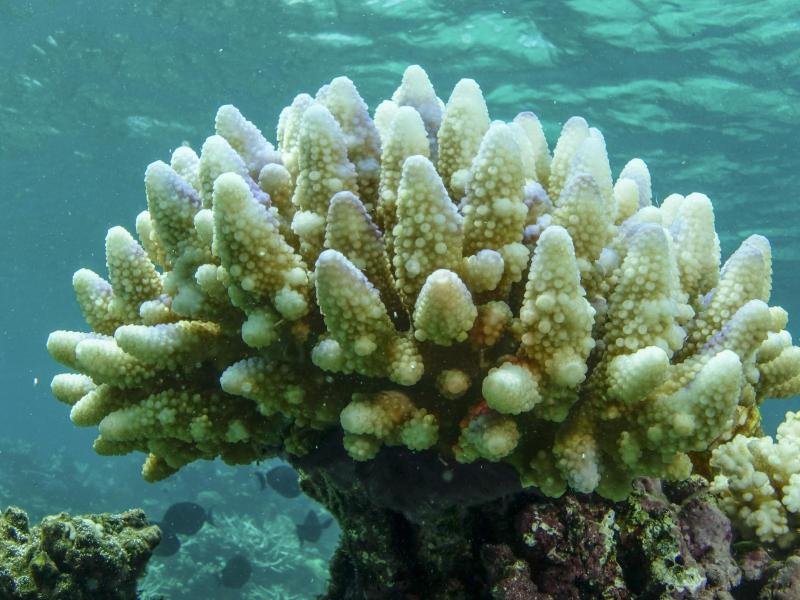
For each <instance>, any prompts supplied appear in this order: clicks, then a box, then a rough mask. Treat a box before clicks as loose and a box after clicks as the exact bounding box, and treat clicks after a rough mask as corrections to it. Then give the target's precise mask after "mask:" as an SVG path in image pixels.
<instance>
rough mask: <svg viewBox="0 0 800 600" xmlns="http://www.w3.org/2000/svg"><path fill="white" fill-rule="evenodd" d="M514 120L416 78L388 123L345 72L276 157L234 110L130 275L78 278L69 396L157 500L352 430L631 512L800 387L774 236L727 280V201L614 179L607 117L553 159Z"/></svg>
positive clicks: (160, 192) (147, 218) (153, 201)
mask: <svg viewBox="0 0 800 600" xmlns="http://www.w3.org/2000/svg"><path fill="white" fill-rule="evenodd" d="M488 114H489V113H488V110H487V107H486V103H485V102H484V99H483V96H482V93H481V90H480V87H479V86H478V84H477V83H476V82H474V81H472V80H469V79H464V80H462V81H461V82H459V83H458V85H457V86H456V87H455V89H454V91H453V94H452V95H451V97H450V99H449V101H448V102H447V103H444V102H442V101H441V100H440V99H439V98H438V97H437V96H436V93H435V92H434V89H433V87H432V85H431V83H430V80H429V79H428V77H427V75H426V74H425V72H424V71H423V70H422V69H421V68H420V67H417V66H414V67H410V68H409V70H408V71H407V72H406V74H405V76H404V78H403V81H402V84H401V85H400V87H399V89H398V90H397V91H396V92H395V93H394V94H393V96H392V99H391V100H387V101H384V102H383V103H381V105H380V106H379V107H378V109H377V111H376V113H375V120H374V121H373V119H372V118H371V117H370V114H369V112H368V109H367V106H366V104H365V103H364V101H363V100H362V99H361V97H360V96H359V94H358V92H357V90H356V88H355V86H354V85H353V82H352V81H350V80H349V79H347V78H346V77H339V78H337V79H334V80H333V81H332V82H331V83H330V84H328V85H326V86H324V87H323V88H322V89H320V91H319V92H318V93H317V94H316V97H312V96H310V95H309V94H301V95H299V96H298V97H297V98H296V99H295V100H294V102H293V103H292V104H291V106H289V107H287V108H285V109H284V110H283V112H281V115H280V118H279V121H278V130H277V148H275V147H273V145H272V144H270V143H269V142H267V141H266V139H265V138H264V137H263V135H262V134H261V132H260V130H259V129H258V128H257V127H256V126H255V125H253V124H252V123H250V122H249V121H247V120H246V119H245V118H244V117H243V116H242V115H241V114H240V113H239V112H238V111H237V110H236V109H235V108H234V107H232V106H224V107H222V108H221V109H220V110H219V112H218V114H217V118H216V134H215V135H213V136H211V137H210V138H208V139H207V140H206V142H205V143H204V144H203V147H202V151H201V153H200V156H197V155H196V154H195V153H194V152H193V151H192V150H191V149H190V148H187V147H182V148H179V149H178V150H176V151H175V153H174V154H173V156H172V159H171V162H170V164H167V163H164V162H160V161H159V162H155V163H153V164H151V165H150V166H149V167H148V168H147V172H146V174H145V190H146V192H147V211H145V212H143V213H142V214H141V215H140V216H139V218H138V219H137V222H136V232H137V234H138V241H137V240H136V239H135V238H134V236H133V235H131V234H130V233H129V232H128V231H126V230H125V229H123V228H121V227H115V228H113V229H111V230H110V231H109V234H108V237H107V240H106V255H107V265H108V278H107V279H104V278H103V277H101V276H100V275H98V274H96V273H93V272H91V271H89V270H86V269H81V270H80V271H78V272H77V273H76V274H75V278H74V282H73V283H74V287H75V292H76V295H77V298H78V302H79V304H80V306H81V308H82V310H83V313H84V315H85V317H86V321H87V323H88V324H89V327H90V328H91V330H92V331H90V332H67V331H57V332H55V333H53V334H52V335H51V336H50V339H49V341H48V348H49V350H50V352H51V354H52V355H53V356H54V357H55V358H56V359H57V360H59V361H60V362H61V363H63V364H64V365H66V366H67V367H69V368H70V369H72V370H73V371H75V372H76V373H72V374H63V375H59V376H57V377H56V378H55V380H54V381H53V385H52V387H53V391H54V393H55V395H56V397H57V398H58V399H60V400H62V401H63V402H65V403H67V404H69V405H72V413H71V417H72V419H73V421H74V422H75V423H76V424H77V425H81V426H94V425H96V426H98V427H99V432H100V435H99V437H98V438H97V441H96V442H95V448H96V450H97V451H98V452H100V453H101V454H122V453H127V452H131V451H142V452H145V453H146V454H147V455H148V456H147V459H146V461H145V464H144V470H143V471H144V476H145V478H147V479H148V480H158V479H161V478H164V477H167V476H168V475H170V474H171V473H174V472H175V471H176V470H177V469H179V468H180V467H181V466H183V465H185V464H187V463H189V462H191V461H193V460H196V459H201V458H202V459H211V458H214V457H216V456H221V457H222V458H223V459H224V460H226V461H228V462H231V463H246V462H250V461H253V460H256V459H260V458H263V457H265V456H268V455H270V454H274V453H277V452H290V453H302V452H306V451H308V450H309V449H310V448H311V447H312V445H313V443H314V439H315V435H316V434H318V433H320V432H324V431H326V430H329V429H330V428H335V427H341V428H342V430H343V434H344V445H345V447H346V448H347V450H348V452H349V453H350V454H351V456H352V457H353V458H354V459H356V460H368V459H370V458H371V457H373V456H375V454H376V453H377V452H379V451H380V449H381V447H382V446H384V445H404V446H406V447H408V448H411V449H413V450H417V451H421V450H425V449H431V448H432V449H435V451H438V452H441V453H443V454H453V455H455V456H456V458H458V459H459V460H462V461H472V460H477V459H486V460H490V461H507V462H509V463H510V464H512V465H513V466H515V467H516V468H517V470H518V471H519V473H520V476H521V478H522V481H523V482H524V483H525V484H532V485H536V486H538V487H539V488H540V489H541V490H542V491H543V492H544V493H546V494H549V495H552V496H557V495H560V494H561V493H563V492H564V491H565V490H566V489H567V488H568V487H569V488H572V489H574V490H577V491H580V492H591V491H598V492H599V493H600V494H602V495H604V496H607V497H609V498H621V497H624V496H626V495H627V494H628V492H629V489H630V482H631V480H632V479H633V478H634V477H636V476H639V475H650V476H658V477H666V478H672V479H681V478H685V477H687V476H688V475H689V474H690V472H691V470H692V467H693V464H692V461H693V460H694V461H700V462H703V461H707V460H708V454H707V451H708V450H709V448H711V447H713V446H714V445H717V444H719V443H720V442H722V441H725V440H727V439H730V438H731V437H732V436H733V435H734V434H735V433H739V432H743V433H752V432H754V431H756V430H757V428H758V422H759V416H758V405H759V403H760V402H761V401H762V400H763V399H764V398H765V397H766V396H788V395H791V394H793V393H796V392H797V391H800V365H798V362H797V361H796V360H793V357H796V354H797V352H798V349H797V348H796V347H794V346H792V343H791V339H790V338H789V336H788V333H786V331H784V327H785V325H786V314H785V312H784V311H782V310H781V309H778V308H770V307H769V306H768V305H767V302H768V300H769V292H770V280H771V255H770V246H769V243H768V242H767V240H766V239H764V238H763V237H760V236H752V237H750V238H748V239H747V240H745V241H744V242H743V243H742V245H741V246H740V247H739V249H738V250H736V252H734V253H733V255H732V256H731V257H730V258H729V259H728V260H727V261H726V262H725V264H724V265H723V266H722V267H721V268H720V264H719V263H720V247H719V241H718V238H717V235H716V233H715V231H714V214H713V210H712V206H711V203H710V201H709V199H708V198H707V197H706V196H704V195H702V194H698V193H693V194H689V195H687V196H681V195H677V194H674V195H672V196H669V197H668V198H667V199H666V200H665V201H664V202H663V203H662V204H661V206H655V205H653V204H652V192H651V189H650V174H649V172H648V170H647V166H646V165H645V164H644V162H643V161H641V160H639V159H633V160H631V161H630V162H628V163H627V165H625V167H624V168H623V169H622V171H621V173H620V176H619V177H618V178H617V179H616V181H615V180H614V178H613V176H612V172H611V168H610V166H609V161H608V156H607V153H606V147H605V142H604V139H603V136H602V134H601V133H600V132H599V131H598V130H597V129H595V128H593V127H590V126H589V125H588V124H587V122H586V121H585V120H584V119H582V118H580V117H573V118H572V119H570V120H569V121H567V123H566V124H565V125H564V128H563V130H562V132H561V136H560V137H559V138H558V140H557V142H556V144H555V147H554V150H553V151H552V154H551V151H550V149H549V147H548V144H547V141H546V139H545V136H544V130H543V128H542V125H541V123H540V121H539V119H538V118H537V117H536V116H535V115H534V114H533V113H531V112H523V113H520V114H519V115H518V116H517V117H516V118H515V119H513V121H511V122H510V123H503V122H500V121H494V122H491V121H490V119H489V116H488ZM690 457H691V458H690ZM704 466H707V465H705V464H704Z"/></svg>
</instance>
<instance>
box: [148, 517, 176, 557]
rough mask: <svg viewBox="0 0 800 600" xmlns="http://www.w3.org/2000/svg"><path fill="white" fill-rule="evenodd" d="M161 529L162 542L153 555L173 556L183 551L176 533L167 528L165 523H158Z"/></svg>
mask: <svg viewBox="0 0 800 600" xmlns="http://www.w3.org/2000/svg"><path fill="white" fill-rule="evenodd" d="M156 525H158V527H159V529H161V541H160V542H159V543H158V546H156V547H155V548H154V549H153V554H155V555H156V556H172V555H173V554H175V553H177V552H178V550H180V549H181V541H180V540H179V539H178V536H177V535H175V532H174V531H172V530H171V529H169V528H168V527H165V526H164V524H163V523H156Z"/></svg>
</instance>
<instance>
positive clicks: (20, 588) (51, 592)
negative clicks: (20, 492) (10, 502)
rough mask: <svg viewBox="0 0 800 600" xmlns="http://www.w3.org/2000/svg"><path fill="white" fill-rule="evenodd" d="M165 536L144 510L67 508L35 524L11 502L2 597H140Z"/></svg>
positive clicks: (2, 542) (3, 525) (2, 533)
mask: <svg viewBox="0 0 800 600" xmlns="http://www.w3.org/2000/svg"><path fill="white" fill-rule="evenodd" d="M160 540H161V534H160V532H159V529H158V527H156V526H155V525H150V524H149V523H148V522H147V518H146V517H145V515H144V513H143V512H142V511H141V510H130V511H127V512H124V513H121V514H117V515H110V514H102V515H84V516H78V517H71V516H69V515H68V514H66V513H61V514H58V515H51V516H47V517H45V518H44V519H43V520H42V522H41V524H40V525H36V526H30V525H29V523H28V516H27V515H26V514H25V512H24V511H22V510H21V509H19V508H16V507H14V506H12V507H9V508H7V509H6V510H5V512H3V514H2V515H1V516H0V597H2V598H7V599H8V600H45V599H47V600H82V599H85V600H89V599H92V600H135V599H136V598H137V597H138V596H137V592H136V582H137V579H138V578H139V577H141V576H142V575H143V574H144V570H145V566H146V565H147V561H148V560H149V559H150V555H151V553H152V551H153V549H154V548H155V547H156V546H157V545H158V543H159V541H160Z"/></svg>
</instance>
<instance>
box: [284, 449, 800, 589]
mask: <svg viewBox="0 0 800 600" xmlns="http://www.w3.org/2000/svg"><path fill="white" fill-rule="evenodd" d="M338 438H339V434H334V433H331V435H329V436H328V437H327V438H324V439H323V440H322V441H321V442H320V444H319V446H318V447H317V449H316V450H315V451H314V452H311V453H309V454H308V455H306V456H304V457H302V458H292V459H291V460H292V463H293V464H294V465H295V466H296V467H297V468H298V469H300V470H301V472H302V473H303V480H302V487H303V489H304V491H305V492H306V493H308V494H309V495H310V496H311V497H312V498H315V499H316V500H318V501H319V502H321V503H322V504H324V505H325V506H326V507H327V508H328V510H330V511H331V513H332V514H333V515H335V516H336V518H337V519H338V521H339V524H340V526H341V529H342V537H341V541H340V545H339V548H338V549H337V551H336V553H335V555H334V557H333V559H332V561H331V581H330V586H329V589H328V592H327V594H326V595H325V596H324V598H325V599H326V600H357V599H358V600H361V599H378V598H382V599H383V598H389V599H403V600H416V599H419V600H422V599H426V600H427V599H431V600H437V599H470V598H476V599H483V598H486V599H490V598H491V599H499V600H523V599H532V600H561V599H567V600H569V599H574V600H582V599H587V600H588V599H595V598H603V599H606V598H607V599H615V600H624V599H631V600H633V599H637V600H647V599H653V600H656V599H667V598H680V599H687V600H688V599H694V598H697V599H708V600H712V599H718V600H722V599H736V600H748V599H751V598H753V599H765V600H766V599H768V598H770V599H771V598H774V599H778V598H781V599H785V600H789V599H791V598H800V558H798V557H795V556H789V557H788V558H786V557H780V556H777V555H773V556H770V554H768V553H767V552H766V551H765V550H763V549H755V550H753V549H751V550H749V552H742V553H740V555H739V556H735V555H734V554H735V553H734V546H733V545H732V541H733V530H732V527H731V523H730V521H729V519H728V518H727V517H726V516H725V515H724V514H723V513H722V512H721V511H720V510H719V508H717V506H716V504H715V503H714V502H713V500H712V498H711V497H710V495H709V494H708V485H707V482H706V481H705V480H704V479H702V478H701V477H693V478H691V479H690V480H689V481H686V482H682V483H679V484H674V483H670V484H667V483H663V484H662V482H661V481H659V480H657V479H646V478H644V479H640V480H638V481H637V483H636V485H635V491H634V493H633V494H632V495H631V497H630V498H629V499H628V500H625V501H622V502H612V501H610V500H607V499H604V498H601V497H599V496H598V495H596V494H576V493H568V494H566V495H564V496H562V497H561V498H557V499H553V498H547V497H545V496H543V495H541V494H539V493H537V492H536V490H534V489H532V488H529V489H525V490H523V489H521V488H520V485H519V482H518V478H517V477H516V476H515V474H514V472H513V470H512V469H511V468H510V467H509V466H508V465H505V464H499V463H489V462H481V461H478V462H476V463H472V464H468V465H465V464H459V463H455V462H448V461H445V460H443V459H442V458H441V457H440V456H439V455H437V454H436V453H435V452H430V451H428V452H416V453H412V452H409V451H408V450H406V449H403V448H384V449H383V450H382V451H381V452H380V454H379V455H378V457H376V459H375V460H373V461H369V462H365V463H357V462H354V461H352V460H351V459H350V458H349V457H348V456H347V454H346V453H345V452H344V451H343V450H342V446H341V442H340V439H338Z"/></svg>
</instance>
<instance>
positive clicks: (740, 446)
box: [711, 412, 800, 547]
mask: <svg viewBox="0 0 800 600" xmlns="http://www.w3.org/2000/svg"><path fill="white" fill-rule="evenodd" d="M711 468H712V469H713V472H714V473H715V477H714V480H713V482H712V485H711V490H712V492H714V493H715V494H717V496H718V498H719V503H720V506H722V508H723V509H724V510H725V512H727V513H728V516H730V518H731V521H733V523H734V524H735V525H736V527H737V528H738V529H739V531H740V532H741V534H742V535H744V536H745V537H747V538H750V539H752V538H757V539H758V540H760V541H761V542H762V543H765V544H775V545H778V546H780V547H788V546H792V545H796V544H797V541H798V525H800V412H794V413H792V412H790V413H787V414H786V419H785V420H784V422H783V423H781V425H779V426H778V433H777V436H776V437H775V439H774V440H773V439H772V438H771V437H769V436H764V437H748V436H745V435H741V434H739V435H737V436H736V437H734V438H733V439H732V440H731V441H729V442H727V443H725V444H722V445H721V446H719V447H718V448H716V449H715V450H714V452H713V454H712V456H711Z"/></svg>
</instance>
